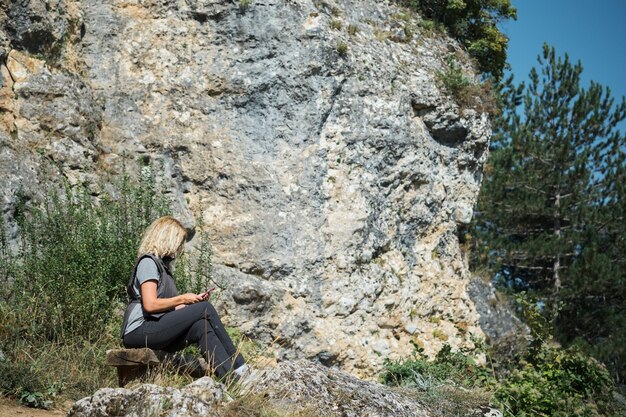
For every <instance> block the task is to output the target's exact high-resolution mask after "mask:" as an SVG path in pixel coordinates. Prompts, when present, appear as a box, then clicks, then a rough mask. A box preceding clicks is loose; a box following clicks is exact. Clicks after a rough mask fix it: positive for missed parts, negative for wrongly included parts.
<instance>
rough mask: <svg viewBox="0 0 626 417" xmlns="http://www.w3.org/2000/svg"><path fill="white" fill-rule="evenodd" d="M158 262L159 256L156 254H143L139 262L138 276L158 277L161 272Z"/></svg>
mask: <svg viewBox="0 0 626 417" xmlns="http://www.w3.org/2000/svg"><path fill="white" fill-rule="evenodd" d="M157 262H158V258H157V257H155V256H154V255H150V254H146V255H142V256H141V257H140V258H139V262H138V263H137V272H136V275H137V277H138V278H140V277H156V278H157V279H158V278H159V276H160V275H161V274H160V273H159V270H160V268H159V266H158V264H157Z"/></svg>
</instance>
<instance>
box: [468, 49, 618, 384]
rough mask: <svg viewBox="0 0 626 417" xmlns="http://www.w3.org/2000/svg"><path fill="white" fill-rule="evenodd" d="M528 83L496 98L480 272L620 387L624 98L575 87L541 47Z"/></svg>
mask: <svg viewBox="0 0 626 417" xmlns="http://www.w3.org/2000/svg"><path fill="white" fill-rule="evenodd" d="M539 64H540V68H539V70H537V69H533V70H531V72H530V77H529V78H530V83H529V84H528V85H525V84H520V85H519V86H515V85H514V84H513V82H512V79H509V80H507V82H506V83H505V84H504V85H503V87H502V89H501V99H502V103H503V106H504V108H503V111H504V113H503V117H502V118H500V119H498V120H496V123H495V126H494V128H495V129H494V137H493V140H492V145H491V154H490V158H489V161H488V163H487V165H486V167H485V177H484V180H483V186H482V189H481V194H480V196H479V200H478V207H477V210H476V217H475V220H474V224H473V232H472V233H471V234H472V235H473V236H475V240H474V242H473V251H472V264H473V267H474V268H477V267H487V268H489V269H490V270H491V272H492V273H493V274H494V275H495V276H496V278H497V279H498V281H499V282H500V283H501V284H502V285H503V286H505V287H507V288H508V289H509V290H510V291H513V292H515V291H521V290H523V291H527V292H528V293H532V294H534V296H535V297H536V298H537V300H538V301H541V303H542V305H543V306H544V314H547V315H548V319H549V320H550V321H554V324H555V333H556V335H557V336H558V338H559V340H560V341H561V342H563V343H565V344H566V345H570V344H573V343H576V344H578V345H580V346H587V347H588V348H589V351H590V352H592V353H594V354H595V355H597V358H598V359H600V360H602V361H603V362H605V363H606V364H607V365H609V366H610V367H611V369H612V370H613V372H615V375H616V377H618V378H619V379H624V377H625V372H626V367H625V364H626V352H625V351H624V348H623V346H624V343H623V342H624V340H625V338H626V336H624V335H626V286H625V285H624V280H625V279H626V245H625V243H624V240H625V239H626V238H625V236H626V228H625V225H624V221H623V213H624V209H625V207H624V204H625V203H624V183H625V182H626V178H625V175H624V173H625V172H626V158H625V156H626V155H625V151H626V135H624V133H623V132H621V131H620V130H619V128H618V127H617V126H618V124H619V123H620V122H621V121H623V120H624V119H625V118H626V99H624V98H622V100H621V102H618V103H616V102H615V100H614V99H613V98H612V97H611V93H610V90H609V89H608V88H604V87H602V86H601V85H599V84H597V83H594V82H592V83H591V85H590V86H589V88H583V87H581V85H580V76H581V73H582V65H581V64H580V63H577V64H572V63H571V62H570V61H569V58H568V56H567V55H565V56H564V57H557V56H556V53H555V51H554V48H550V47H548V46H547V45H546V46H544V49H543V53H542V56H541V57H540V59H539Z"/></svg>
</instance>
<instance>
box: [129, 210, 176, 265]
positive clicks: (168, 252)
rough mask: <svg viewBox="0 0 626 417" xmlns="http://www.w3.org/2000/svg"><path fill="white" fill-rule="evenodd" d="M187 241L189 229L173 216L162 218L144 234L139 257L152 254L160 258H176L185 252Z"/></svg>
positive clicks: (138, 253) (153, 223)
mask: <svg viewBox="0 0 626 417" xmlns="http://www.w3.org/2000/svg"><path fill="white" fill-rule="evenodd" d="M186 239H187V229H185V228H184V227H183V225H182V224H181V223H180V222H179V221H178V220H176V219H175V218H173V217H172V216H164V217H161V218H160V219H157V220H155V221H154V222H152V224H151V225H150V226H148V228H147V229H146V231H145V232H144V234H143V237H142V238H141V243H140V244H139V251H138V252H137V256H143V255H145V254H147V253H151V254H153V255H156V256H158V257H159V258H166V257H170V258H176V257H177V256H178V255H180V253H181V252H182V251H183V249H184V247H185V240H186Z"/></svg>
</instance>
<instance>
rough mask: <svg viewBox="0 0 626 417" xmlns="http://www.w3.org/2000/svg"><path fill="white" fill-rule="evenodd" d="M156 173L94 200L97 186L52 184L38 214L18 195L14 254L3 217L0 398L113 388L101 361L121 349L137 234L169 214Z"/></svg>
mask: <svg viewBox="0 0 626 417" xmlns="http://www.w3.org/2000/svg"><path fill="white" fill-rule="evenodd" d="M153 172H154V170H153V169H152V168H151V167H149V166H144V167H142V168H141V169H140V179H139V182H138V183H135V182H132V181H131V180H130V178H129V176H128V175H124V176H123V177H122V179H121V180H120V181H118V182H117V183H115V184H114V188H115V189H116V192H115V194H109V193H105V192H101V191H100V192H99V193H98V196H99V198H98V200H95V199H94V198H93V196H92V195H91V193H90V191H88V190H95V189H97V188H98V187H97V186H95V185H93V184H92V186H91V187H87V186H85V187H81V186H77V187H76V188H71V187H69V186H68V185H65V186H64V187H63V188H61V189H60V190H59V189H58V188H55V187H54V186H52V185H51V186H50V187H49V188H48V191H47V194H46V197H45V199H44V201H42V202H40V205H37V206H35V204H34V203H32V202H30V203H31V206H29V205H28V204H27V203H29V202H28V201H27V199H26V198H25V197H24V195H23V193H18V201H19V204H18V207H17V211H16V214H15V219H14V220H15V222H16V223H17V232H18V233H17V237H18V239H17V242H16V244H17V246H15V245H14V246H13V247H12V246H11V243H10V242H9V239H8V238H7V233H6V224H5V223H4V219H3V218H2V216H0V219H1V220H0V274H1V275H0V280H2V281H1V283H0V288H1V292H0V351H2V352H3V358H2V360H0V395H9V396H12V397H14V398H17V399H18V400H20V401H21V402H23V403H25V404H27V405H30V406H34V407H47V406H48V405H49V402H50V401H51V400H53V399H54V397H55V396H56V395H57V394H62V395H64V396H66V397H70V398H76V397H80V396H84V395H86V394H88V393H91V392H93V391H94V390H95V389H97V388H99V387H101V386H102V385H103V384H108V383H112V382H113V381H114V379H113V375H112V372H111V370H110V369H107V368H106V367H105V366H104V364H103V360H104V356H105V350H106V349H107V348H111V347H114V346H115V345H117V344H118V343H119V336H118V335H119V326H120V322H121V317H120V313H119V312H120V311H121V309H122V308H123V306H124V304H125V302H126V295H125V284H126V282H127V280H128V277H129V275H130V273H131V269H132V267H133V264H134V261H135V258H136V251H137V246H138V243H139V239H140V237H141V234H142V233H143V230H144V229H145V227H146V226H147V225H148V224H150V223H151V222H152V221H153V220H154V219H155V218H157V217H159V216H161V215H163V214H165V212H166V210H167V207H168V202H167V201H166V200H165V199H164V198H163V197H161V196H162V195H163V193H162V192H161V191H160V190H159V189H158V181H157V179H156V178H155V175H154V174H153ZM209 256H210V255H209ZM200 258H201V259H202V257H200ZM203 262H204V264H206V260H203V261H201V262H200V264H202V263H203ZM209 265H210V260H209ZM205 271H207V272H208V274H210V268H209V269H205Z"/></svg>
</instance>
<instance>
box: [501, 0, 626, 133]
mask: <svg viewBox="0 0 626 417" xmlns="http://www.w3.org/2000/svg"><path fill="white" fill-rule="evenodd" d="M511 3H512V4H513V5H514V6H515V7H516V8H517V14H518V17H517V21H510V22H505V23H503V24H502V25H501V28H502V30H503V31H504V33H506V34H507V35H508V36H509V38H510V44H509V52H508V56H509V59H508V61H509V63H510V64H511V67H512V71H513V73H514V74H515V80H516V81H517V82H519V81H522V80H527V79H528V72H529V71H530V69H531V68H532V67H533V66H536V65H537V55H538V54H539V53H540V52H541V47H542V45H543V43H544V42H547V43H548V44H549V45H552V46H554V47H555V48H556V52H557V54H559V55H563V54H564V53H566V52H567V53H568V54H569V56H570V59H571V60H572V61H573V62H576V61H577V60H581V61H582V64H583V74H582V76H583V85H587V84H588V83H589V81H590V80H594V81H596V82H599V83H600V84H602V85H604V86H608V87H610V88H611V91H612V94H613V97H615V98H616V101H617V99H621V96H626V0H597V1H589V0H511ZM622 126H624V123H622Z"/></svg>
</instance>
